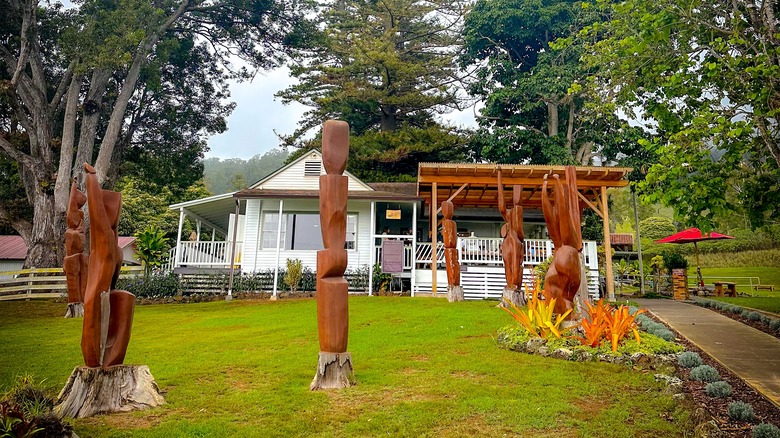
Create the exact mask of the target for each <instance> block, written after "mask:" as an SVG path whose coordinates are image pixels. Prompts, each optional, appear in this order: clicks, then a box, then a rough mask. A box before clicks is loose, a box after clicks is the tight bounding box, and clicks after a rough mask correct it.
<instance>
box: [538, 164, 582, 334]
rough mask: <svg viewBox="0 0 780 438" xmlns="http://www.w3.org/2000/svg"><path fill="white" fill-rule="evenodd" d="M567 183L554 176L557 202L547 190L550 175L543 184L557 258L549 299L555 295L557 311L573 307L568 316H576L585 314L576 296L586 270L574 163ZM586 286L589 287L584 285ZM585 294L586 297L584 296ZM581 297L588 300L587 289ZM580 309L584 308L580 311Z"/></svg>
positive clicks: (550, 276) (545, 210)
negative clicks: (583, 260) (582, 254)
mask: <svg viewBox="0 0 780 438" xmlns="http://www.w3.org/2000/svg"><path fill="white" fill-rule="evenodd" d="M565 176H566V185H565V186H564V185H563V184H562V183H561V179H560V177H559V176H558V175H553V176H552V177H553V179H555V183H554V186H553V198H554V203H553V202H551V200H550V196H549V194H548V190H547V182H548V181H547V175H545V177H544V182H543V183H542V212H543V213H544V221H545V222H546V223H547V231H548V233H549V234H550V239H551V240H552V241H553V245H554V247H555V248H554V250H553V261H552V264H551V265H550V268H549V269H548V270H547V274H546V275H545V278H544V296H545V299H548V300H549V299H551V298H555V299H556V301H555V310H554V311H555V313H557V314H559V315H560V314H563V313H564V312H566V311H567V310H570V309H571V310H573V311H572V313H570V314H569V317H568V319H570V320H574V319H576V315H575V314H577V313H580V314H581V313H582V312H581V308H582V303H579V305H577V304H576V303H575V298H576V297H577V295H578V294H577V293H578V291H580V290H581V286H583V285H584V283H583V276H584V273H583V271H582V266H583V263H582V260H581V254H580V253H581V252H582V229H581V218H582V207H581V206H580V202H579V198H578V197H577V174H576V172H575V169H574V167H573V166H566V168H565ZM582 289H585V288H582ZM583 295H584V296H583ZM580 298H581V300H587V299H588V298H587V289H585V293H584V294H583V293H581V294H580ZM577 308H580V310H579V311H578V309H577Z"/></svg>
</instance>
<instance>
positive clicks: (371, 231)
mask: <svg viewBox="0 0 780 438" xmlns="http://www.w3.org/2000/svg"><path fill="white" fill-rule="evenodd" d="M369 221H370V222H371V225H369V227H368V235H369V237H371V240H370V242H371V243H370V244H369V251H368V296H372V295H373V294H374V263H376V260H374V257H375V256H376V247H375V246H374V245H375V244H376V237H374V234H375V233H376V230H375V229H374V228H375V227H376V201H371V213H369Z"/></svg>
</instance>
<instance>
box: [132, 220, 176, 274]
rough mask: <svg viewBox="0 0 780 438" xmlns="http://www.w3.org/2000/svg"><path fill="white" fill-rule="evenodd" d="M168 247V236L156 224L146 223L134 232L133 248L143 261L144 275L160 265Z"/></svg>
mask: <svg viewBox="0 0 780 438" xmlns="http://www.w3.org/2000/svg"><path fill="white" fill-rule="evenodd" d="M168 249H170V245H169V244H168V238H166V237H165V232H164V231H163V230H161V229H160V227H158V226H157V225H154V224H152V225H147V226H146V228H144V229H143V230H142V231H139V232H137V233H135V250H136V253H137V254H138V259H139V260H141V262H143V265H144V276H145V277H148V276H149V274H151V273H152V272H154V270H156V269H159V268H160V266H162V264H163V262H164V261H165V257H166V256H167V254H168Z"/></svg>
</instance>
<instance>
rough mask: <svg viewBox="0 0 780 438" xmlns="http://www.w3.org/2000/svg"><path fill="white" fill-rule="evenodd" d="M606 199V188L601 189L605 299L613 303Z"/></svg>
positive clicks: (613, 294) (613, 293)
mask: <svg viewBox="0 0 780 438" xmlns="http://www.w3.org/2000/svg"><path fill="white" fill-rule="evenodd" d="M608 200H609V199H608V197H607V188H606V187H604V186H602V187H601V205H602V208H601V210H602V211H601V213H602V219H603V222H604V259H605V261H604V264H605V265H606V266H604V275H605V276H606V277H607V278H606V280H607V299H608V300H609V301H615V278H614V277H613V274H612V243H611V242H610V239H609V204H607V201H608Z"/></svg>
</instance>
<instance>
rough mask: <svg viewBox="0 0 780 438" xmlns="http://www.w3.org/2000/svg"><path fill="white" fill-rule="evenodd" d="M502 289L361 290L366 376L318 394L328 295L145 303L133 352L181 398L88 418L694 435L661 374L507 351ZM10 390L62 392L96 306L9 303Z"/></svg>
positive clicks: (1, 374)
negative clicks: (481, 293)
mask: <svg viewBox="0 0 780 438" xmlns="http://www.w3.org/2000/svg"><path fill="white" fill-rule="evenodd" d="M495 304H496V303H495V302H466V303H456V304H450V303H447V302H446V300H437V299H409V298H393V297H387V298H385V297H352V298H350V341H349V345H350V351H351V352H352V355H353V360H354V364H355V371H356V377H357V379H358V382H359V384H358V385H357V386H355V387H353V388H349V389H346V390H342V391H330V392H314V393H312V392H310V391H309V390H308V385H309V383H310V381H311V378H312V376H313V374H314V368H315V366H316V361H317V352H318V350H319V348H318V344H317V323H316V317H315V315H316V303H315V301H314V300H310V299H309V300H284V301H277V302H268V301H233V302H231V303H226V302H214V303H200V304H186V305H155V306H140V307H138V308H136V314H135V319H134V328H133V337H132V339H131V342H130V348H129V351H128V355H127V359H126V363H143V364H146V365H148V366H149V368H150V369H151V371H152V374H153V375H154V376H155V378H156V380H157V383H158V384H159V385H160V387H161V388H162V389H163V390H164V391H165V392H166V395H165V397H166V400H167V404H166V405H164V406H162V407H159V408H155V409H152V410H147V411H142V412H135V413H128V414H113V415H107V416H98V417H95V418H91V419H84V420H78V421H76V422H75V427H76V432H77V433H78V434H79V435H80V436H88V437H124V436H139V437H178V436H182V437H183V436H187V437H198V436H208V437H254V436H310V435H317V436H373V435H390V436H436V437H439V436H445V437H446V436H468V435H475V436H497V435H504V434H509V435H512V434H519V435H522V436H556V437H567V436H586V437H587V436H592V437H625V436H678V435H680V436H682V435H683V434H684V433H685V431H687V430H690V428H689V426H688V413H687V411H685V410H683V409H682V408H680V407H677V406H676V405H675V403H674V402H673V401H672V399H671V396H670V395H668V394H664V393H663V392H662V388H661V385H660V384H658V383H656V382H654V379H653V377H652V373H643V372H637V371H632V370H629V369H627V368H625V367H622V366H617V365H611V364H604V363H575V362H564V361H560V360H556V359H551V358H543V357H538V356H532V355H525V354H521V353H516V352H512V351H507V350H502V349H499V348H498V347H497V346H496V342H495V339H494V337H495V334H496V331H497V330H498V329H499V328H500V327H502V326H505V325H506V324H507V323H508V317H507V316H506V315H505V314H504V312H502V311H501V310H499V309H497V308H496V307H495ZM0 312H2V315H4V316H3V318H2V319H0V338H2V339H3V340H4V342H3V343H1V344H0V390H5V389H7V388H8V387H9V386H10V385H12V383H13V381H14V379H15V377H16V376H18V375H21V374H24V373H32V374H33V375H34V377H35V378H36V379H37V380H43V381H44V384H45V385H46V386H48V387H49V388H50V389H51V390H52V391H57V390H59V388H60V387H61V386H62V385H63V384H64V383H65V380H66V379H67V377H68V375H69V374H70V372H71V371H72V369H73V367H74V366H76V365H79V364H81V354H80V350H79V340H80V332H81V320H78V319H63V318H62V314H63V312H64V306H63V305H62V304H54V303H50V302H35V301H33V302H3V303H0Z"/></svg>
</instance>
